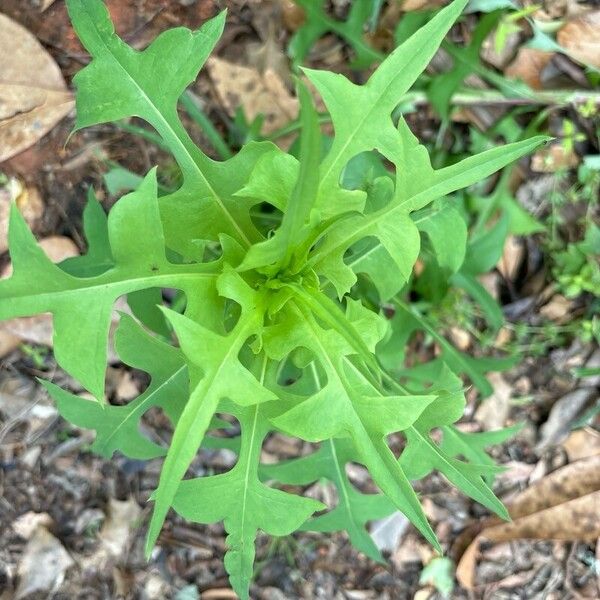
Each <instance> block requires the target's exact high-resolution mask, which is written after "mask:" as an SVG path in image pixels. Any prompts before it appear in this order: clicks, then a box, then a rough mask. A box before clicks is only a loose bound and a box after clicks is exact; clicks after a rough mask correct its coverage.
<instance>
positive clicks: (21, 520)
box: [12, 510, 52, 540]
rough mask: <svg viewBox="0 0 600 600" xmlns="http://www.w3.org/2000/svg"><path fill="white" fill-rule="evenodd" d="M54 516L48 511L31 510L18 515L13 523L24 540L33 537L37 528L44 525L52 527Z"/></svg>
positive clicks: (15, 529)
mask: <svg viewBox="0 0 600 600" xmlns="http://www.w3.org/2000/svg"><path fill="white" fill-rule="evenodd" d="M51 525H52V518H51V517H50V515H49V514H48V513H36V512H33V511H32V510H30V511H29V512H26V513H25V514H22V515H21V516H20V517H18V518H17V519H16V520H15V521H14V522H13V524H12V528H13V530H14V532H15V533H16V534H17V535H19V536H20V537H22V538H23V539H24V540H28V539H30V538H31V536H32V535H33V533H34V532H35V530H36V529H37V528H38V527H40V526H42V527H46V528H48V527H50V526H51Z"/></svg>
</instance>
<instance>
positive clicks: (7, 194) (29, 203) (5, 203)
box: [0, 98, 44, 254]
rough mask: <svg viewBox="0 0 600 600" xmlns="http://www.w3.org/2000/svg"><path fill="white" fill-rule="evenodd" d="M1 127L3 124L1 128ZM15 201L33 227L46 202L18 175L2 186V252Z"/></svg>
mask: <svg viewBox="0 0 600 600" xmlns="http://www.w3.org/2000/svg"><path fill="white" fill-rule="evenodd" d="M0 101H1V98H0ZM1 127H2V125H0V130H1ZM0 136H1V134H0ZM0 139H1V137H0ZM0 151H1V150H0ZM13 202H15V203H16V205H17V207H18V208H19V210H20V211H21V214H22V215H23V217H24V218H25V221H26V222H27V224H28V225H29V227H30V228H32V229H34V228H35V225H36V223H37V222H38V221H39V220H40V219H41V217H42V214H43V212H44V202H43V201H42V198H41V196H40V193H39V191H38V189H37V188H36V187H34V186H29V187H28V186H26V185H25V184H24V183H23V182H22V181H21V180H20V179H18V178H17V177H10V178H9V179H8V180H7V181H6V183H5V184H4V185H2V186H0V254H2V253H3V252H6V251H7V250H8V218H9V215H10V206H11V204H12V203H13Z"/></svg>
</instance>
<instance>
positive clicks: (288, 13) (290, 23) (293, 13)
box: [279, 0, 306, 33]
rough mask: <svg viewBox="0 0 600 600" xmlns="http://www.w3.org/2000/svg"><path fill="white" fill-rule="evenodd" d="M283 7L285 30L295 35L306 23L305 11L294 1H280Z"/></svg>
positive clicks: (282, 16) (282, 18)
mask: <svg viewBox="0 0 600 600" xmlns="http://www.w3.org/2000/svg"><path fill="white" fill-rule="evenodd" d="M279 5H280V7H281V20H282V21H283V24H284V26H285V28H286V29H287V30H288V31H289V32H291V33H294V32H295V31H297V30H298V29H300V27H302V25H304V23H305V22H306V14H305V12H304V9H303V8H302V7H301V6H300V5H299V4H296V3H295V2H294V0H279Z"/></svg>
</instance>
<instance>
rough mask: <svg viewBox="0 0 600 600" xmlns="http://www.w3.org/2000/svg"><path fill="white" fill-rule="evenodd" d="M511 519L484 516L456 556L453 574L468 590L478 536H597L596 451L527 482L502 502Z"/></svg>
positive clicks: (599, 461)
mask: <svg viewBox="0 0 600 600" xmlns="http://www.w3.org/2000/svg"><path fill="white" fill-rule="evenodd" d="M507 508H508V511H509V513H510V516H511V518H512V519H513V521H511V522H509V523H505V522H501V521H500V520H499V519H497V518H492V519H489V521H488V522H487V524H486V525H484V527H483V529H482V530H481V532H480V533H479V535H477V537H476V538H475V539H474V540H473V541H472V542H471V544H470V545H469V547H468V548H467V549H466V551H465V552H464V554H463V555H462V557H461V559H460V561H459V563H458V566H457V569H456V577H457V579H458V581H459V582H460V583H461V585H462V586H463V587H465V588H467V589H473V587H474V585H475V566H476V563H477V558H478V554H479V544H480V542H481V541H482V540H487V541H492V542H505V541H510V540H515V539H539V540H563V541H595V540H596V539H597V538H598V537H600V455H599V456H593V457H590V458H588V459H585V460H580V461H577V462H575V463H572V464H570V465H567V466H565V467H563V468H561V469H558V470H557V471H554V472H553V473H550V474H549V475H547V476H546V477H544V478H543V479H540V480H539V481H537V482H535V483H534V484H532V485H530V486H529V487H528V488H527V489H526V490H525V491H523V492H522V493H521V494H519V495H518V496H517V498H515V500H514V501H513V502H511V503H510V504H509V505H508V506H507Z"/></svg>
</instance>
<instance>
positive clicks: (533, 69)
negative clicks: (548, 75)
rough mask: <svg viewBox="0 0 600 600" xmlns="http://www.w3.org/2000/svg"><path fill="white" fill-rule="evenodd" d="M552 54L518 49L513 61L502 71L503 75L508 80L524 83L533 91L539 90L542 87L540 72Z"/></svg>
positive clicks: (530, 49)
mask: <svg viewBox="0 0 600 600" xmlns="http://www.w3.org/2000/svg"><path fill="white" fill-rule="evenodd" d="M553 54H554V53H553V52H545V51H544V50H537V49H535V48H520V49H519V52H517V56H516V57H515V59H514V60H513V61H512V62H511V63H510V64H509V65H508V67H506V69H504V74H505V75H506V77H508V78H509V79H519V80H520V81H524V82H525V83H526V84H527V85H528V86H529V87H531V88H533V89H534V90H541V89H542V88H543V87H544V85H543V83H542V72H543V70H544V69H545V68H546V66H547V65H548V63H549V62H550V60H551V59H552V56H553Z"/></svg>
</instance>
